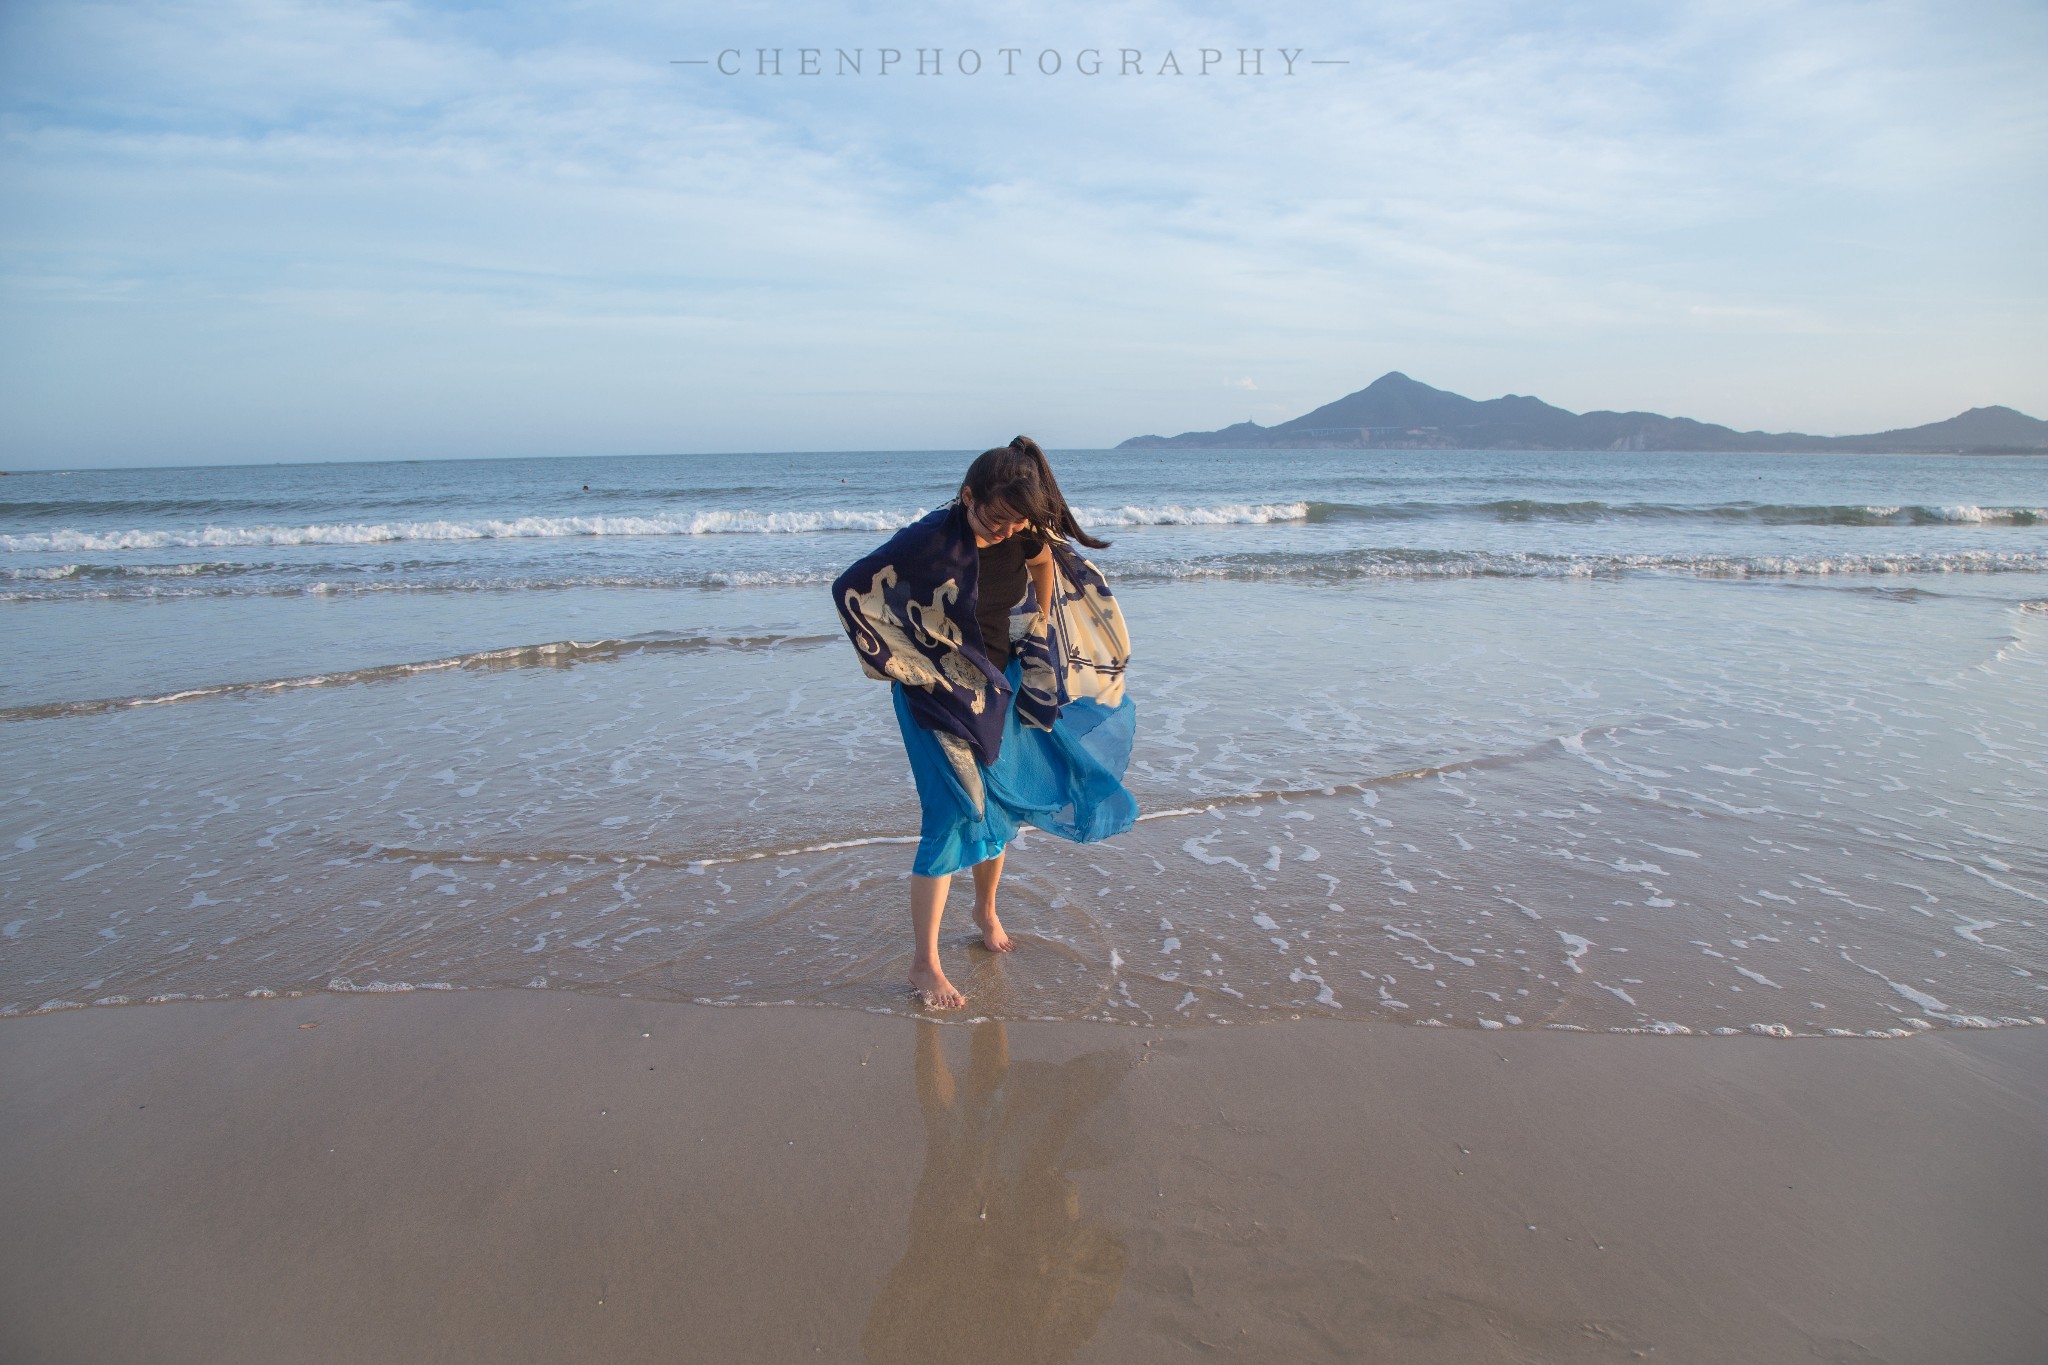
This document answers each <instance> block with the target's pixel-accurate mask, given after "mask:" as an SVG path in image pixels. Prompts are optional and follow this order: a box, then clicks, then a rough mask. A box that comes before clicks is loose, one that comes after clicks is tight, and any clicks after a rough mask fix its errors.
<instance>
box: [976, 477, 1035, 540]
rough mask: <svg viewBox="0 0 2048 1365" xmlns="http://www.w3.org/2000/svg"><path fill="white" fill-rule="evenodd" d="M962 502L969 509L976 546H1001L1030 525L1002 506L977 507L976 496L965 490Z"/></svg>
mask: <svg viewBox="0 0 2048 1365" xmlns="http://www.w3.org/2000/svg"><path fill="white" fill-rule="evenodd" d="M960 501H961V503H962V504H963V505H964V506H965V507H966V508H967V524H968V525H969V526H970V527H972V528H973V529H974V543H975V544H976V545H981V546H988V545H997V544H1001V543H1002V542H1003V541H1005V540H1008V539H1009V538H1010V537H1011V536H1014V535H1016V534H1017V533H1018V532H1019V531H1021V530H1023V529H1024V528H1025V527H1026V526H1028V525H1030V523H1029V522H1027V521H1025V520H1024V518H1022V517H1020V516H1018V515H1017V514H1016V513H1015V512H1013V511H1011V510H1010V509H1009V508H1007V507H1004V506H1001V505H1000V504H991V505H990V506H988V507H981V506H977V505H976V503H975V501H974V495H973V494H972V493H970V492H968V491H967V490H966V489H964V488H963V489H961V490H960Z"/></svg>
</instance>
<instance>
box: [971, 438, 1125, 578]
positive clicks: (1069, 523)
mask: <svg viewBox="0 0 2048 1365" xmlns="http://www.w3.org/2000/svg"><path fill="white" fill-rule="evenodd" d="M960 491H961V492H963V493H971V494H972V495H973V496H974V501H975V503H976V505H977V506H981V507H999V508H1006V509H1008V510H1009V511H1011V512H1014V513H1016V514H1017V515H1018V516H1019V517H1022V518H1023V519H1024V520H1025V521H1028V522H1030V523H1031V529H1032V531H1033V532H1034V533H1036V534H1038V535H1041V536H1048V537H1053V538H1056V539H1060V540H1074V541H1079V542H1080V543H1081V544H1083V545H1086V546H1087V547H1088V548H1089V549H1091V550H1100V549H1104V548H1106V547H1107V546H1108V545H1109V542H1108V541H1106V540H1097V539H1096V538H1095V537H1094V536H1091V535H1089V534H1088V533H1087V532H1086V531H1084V530H1082V529H1081V523H1080V522H1078V521H1076V520H1074V511H1073V509H1072V508H1071V507H1068V506H1067V499H1066V495H1065V494H1063V493H1061V492H1060V482H1059V480H1058V479H1055V478H1054V477H1053V476H1052V466H1051V465H1049V464H1047V463H1046V462H1045V452H1044V451H1043V450H1040V449H1039V448H1038V442H1036V441H1034V440H1032V439H1031V438H1030V437H1029V436H1019V437H1018V438H1017V439H1016V440H1014V441H1012V442H1010V443H1009V444H1008V445H1006V446H997V447H996V448H995V449H994V450H984V451H982V452H981V454H980V455H977V456H976V457H975V460H974V463H973V464H971V465H969V466H967V477H966V478H965V479H963V480H961V482H960Z"/></svg>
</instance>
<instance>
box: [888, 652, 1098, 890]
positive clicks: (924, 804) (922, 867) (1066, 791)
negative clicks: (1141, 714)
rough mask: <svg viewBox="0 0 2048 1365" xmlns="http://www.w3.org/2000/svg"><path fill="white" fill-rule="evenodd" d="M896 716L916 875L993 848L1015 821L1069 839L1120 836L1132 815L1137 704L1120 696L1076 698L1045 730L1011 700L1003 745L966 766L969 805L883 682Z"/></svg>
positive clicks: (979, 858) (974, 859)
mask: <svg viewBox="0 0 2048 1365" xmlns="http://www.w3.org/2000/svg"><path fill="white" fill-rule="evenodd" d="M1008 676H1009V680H1010V687H1011V691H1012V693H1013V694H1014V692H1015V689H1016V687H1017V684H1018V677H1019V667H1018V662H1017V660H1015V659H1012V660H1011V661H1010V667H1009V669H1008ZM892 690H893V692H894V694H895V699H896V724H897V725H898V726H899V727H900V728H901V729H902V731H903V748H904V750H905V752H907V753H908V754H909V755H910V775H911V776H912V777H913V778H914V779H916V782H917V800H918V805H919V806H920V807H921V808H922V811H923V814H922V818H921V819H920V820H919V823H918V840H917V860H916V861H915V862H914V863H912V864H911V868H910V870H911V871H912V872H915V873H916V874H917V875H918V876H920V877H944V876H948V875H950V874H952V873H954V872H958V871H959V870H960V869H961V868H963V867H972V866H974V865H975V864H976V863H982V862H987V861H988V860H989V859H990V858H994V857H997V856H999V855H1000V854H1001V853H1002V851H1003V848H1004V846H1005V845H1006V844H1008V843H1009V842H1010V840H1011V839H1012V838H1014V837H1015V836H1016V833H1017V829H1018V827H1019V826H1020V825H1027V824H1028V825H1033V826H1035V827H1037V828H1039V829H1042V830H1044V831H1045V832H1046V833H1048V834H1057V835H1058V836H1059V837H1060V838H1062V839H1071V840H1073V841H1074V842H1075V843H1078V844H1089V843H1094V842H1095V841H1096V840H1098V839H1107V838H1109V837H1111V836H1112V835H1117V834H1122V833H1123V832H1124V831H1125V830H1127V829H1129V828H1130V827H1131V825H1132V824H1133V823H1134V822H1136V820H1137V818H1138V798H1137V797H1135V796H1132V795H1131V794H1130V792H1129V791H1127V790H1125V788H1124V780H1123V779H1124V771H1125V770H1126V769H1127V768H1129V767H1130V763H1131V742H1132V740H1133V739H1135V738H1136V736H1137V732H1138V708H1137V706H1136V704H1135V703H1133V702H1132V701H1131V699H1130V698H1129V697H1125V698H1124V699H1123V700H1122V701H1121V702H1120V703H1118V704H1117V705H1116V706H1114V707H1109V706H1104V705H1102V704H1101V703H1100V702H1097V701H1094V700H1093V699H1091V698H1087V697H1082V698H1077V699H1076V700H1074V701H1071V702H1069V703H1067V705H1065V706H1064V707H1062V708H1061V709H1060V718H1059V719H1058V720H1056V721H1054V722H1053V727H1052V729H1050V730H1039V729H1035V728H1033V727H1031V726H1027V725H1024V724H1021V723H1020V722H1019V721H1018V719H1017V708H1016V707H1014V706H1010V704H1009V700H1008V698H1005V699H1004V703H1003V704H1004V705H1005V706H1007V707H1009V711H1008V714H1007V715H1005V716H1004V717H1003V746H1002V751H1001V752H1000V753H999V754H998V755H997V758H996V761H995V763H994V764H993V765H983V764H980V763H977V764H975V768H976V769H977V771H978V772H979V773H980V775H981V788H982V793H983V796H984V797H985V799H984V800H983V801H981V802H980V803H979V808H977V803H976V801H975V800H974V797H973V796H972V795H971V794H970V793H969V792H968V790H967V789H966V787H964V786H963V785H962V784H961V781H960V775H959V774H958V773H956V772H955V771H954V770H953V765H952V764H951V763H950V762H948V761H947V758H946V752H945V750H944V749H943V748H941V747H940V745H939V740H938V736H936V735H934V734H933V733H932V732H931V731H929V730H927V729H925V728H924V727H923V726H921V725H919V724H918V723H917V721H916V720H915V719H914V718H913V717H912V716H911V714H910V707H909V706H908V705H907V704H906V703H905V702H904V700H903V684H901V683H897V684H896V685H895V686H894V688H893V689H892Z"/></svg>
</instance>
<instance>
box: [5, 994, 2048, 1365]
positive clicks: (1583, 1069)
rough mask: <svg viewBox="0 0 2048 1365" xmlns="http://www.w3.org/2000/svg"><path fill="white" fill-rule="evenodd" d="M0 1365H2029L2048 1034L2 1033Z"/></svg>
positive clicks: (519, 1023) (300, 1014) (404, 1029)
mask: <svg viewBox="0 0 2048 1365" xmlns="http://www.w3.org/2000/svg"><path fill="white" fill-rule="evenodd" d="M0 1086H4V1091H5V1093H6V1095H7V1102H6V1104H5V1106H4V1109H0V1164H4V1169H5V1170H6V1172H7V1178H6V1179H5V1181H4V1182H0V1227H4V1228H5V1229H6V1232H7V1235H6V1237H5V1239H4V1245H0V1358H4V1359H5V1360H7V1361H9V1362H20V1363H22V1365H28V1363H30V1362H71V1361H78V1362H101V1361H126V1360H136V1361H140V1360H149V1361H161V1362H181V1361H193V1362H199V1361H205V1362H236V1361H256V1360H261V1361H337V1362H339V1361H350V1362H354V1361H370V1360H379V1361H381V1360H435V1361H469V1360H475V1361H529V1360H530V1361H575V1360H600V1359H601V1360H606V1361H620V1362H625V1361H712V1362H745V1361H775V1362H785V1361H797V1360H824V1361H860V1360H863V1359H867V1360H873V1361H888V1362H899V1361H900V1362H916V1361H925V1360H932V1361H937V1360H947V1361H963V1360H974V1361H980V1362H1006V1361H1065V1360H1075V1361H1112V1360H1114V1361H1118V1362H1143V1361H1180V1360H1203V1359H1226V1360H1246V1361H1279V1360H1288V1361H1297V1360H1299V1361H1322V1360H1331V1361H1335V1360H1372V1361H1390V1362H1403V1361H1446V1362H1451V1361H1455V1362H1486V1361H1551V1360H1556V1361H1609V1360H1615V1361H1628V1360H1635V1359H1649V1360H1656V1361H1699V1362H1717V1363H1719V1362H1746V1361H1756V1362H1787V1361H1806V1360H1818V1361H1829V1362H1872V1361H1889V1362H1906V1361H1932V1360H1939V1361H1944V1362H1956V1363H1957V1365H1962V1363H1963V1362H2007V1361H2010V1362H2029V1361H2036V1360H2040V1359H2043V1358H2048V1310H2044V1307H2043V1305H2044V1303H2048V1296H2044V1294H2043V1292H2042V1291H2043V1285H2044V1281H2048V1273H2044V1272H2048V1181H2044V1180H2043V1179H2042V1178H2041V1176H2042V1171H2043V1169H2044V1161H2043V1158H2044V1156H2048V1030H2044V1029H2008V1030H2001V1031H1996V1032H1967V1031H1954V1032H1944V1033H1940V1034H1933V1035H1925V1036H1921V1037H1916V1038H1913V1039H1909V1040H1904V1041H1896V1042H1864V1041H1854V1040H1836V1039H1829V1040H1817V1039H1815V1040H1809V1039H1794V1040H1789V1041H1787V1040H1777V1039H1763V1038H1716V1039H1701V1038H1657V1037H1618V1036H1597V1035H1579V1034H1566V1033H1550V1032H1536V1031H1502V1032H1497V1033H1488V1032H1477V1031H1464V1030H1453V1029H1429V1028H1415V1027H1402V1026H1397V1025H1381V1024H1361V1023H1340V1022H1331V1021H1325V1020H1317V1019H1306V1020H1301V1021H1296V1022H1286V1021H1282V1022H1275V1023H1272V1024H1267V1025H1261V1026H1257V1027H1244V1026H1235V1027H1213V1028H1206V1029H1187V1028H1182V1029H1172V1030H1145V1029H1138V1028H1127V1027H1112V1026H1105V1025H1095V1024H1081V1023H1067V1024H1010V1025H1007V1026H1004V1025H1000V1024H987V1023H985V1024H965V1023H961V1022H957V1021H954V1022H948V1023H944V1024H929V1023H922V1022H918V1021H914V1020H909V1019H904V1018H901V1017H891V1016H875V1015H866V1014H860V1013H856V1012H851V1011H846V1010H827V1009H796V1008H783V1009H774V1008H767V1009H711V1008H704V1007H700V1006H690V1005H678V1004H669V1003H653V1002H642V1001H635V1000H630V999H628V1000H619V999H601V998H585V997H578V996H572V995H568V994H565V993H562V992H557V991H496V992H473V993H472V992H450V993H441V992H419V993H415V994H410V995H400V996H381V997H370V996H341V995H314V996H307V997H304V998H299V999H283V1000H275V1001H250V1002H237V1003H227V1004H180V1005H166V1006H157V1007H134V1008H125V1009H119V1008H106V1009H92V1010H77V1011H69V1012H63V1013H58V1014H53V1015H48V1016H43V1017H35V1018H20V1019H10V1020H5V1021H0Z"/></svg>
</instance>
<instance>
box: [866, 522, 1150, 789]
mask: <svg viewBox="0 0 2048 1365" xmlns="http://www.w3.org/2000/svg"><path fill="white" fill-rule="evenodd" d="M1046 544H1047V545H1048V546H1049V547H1050V548H1051V550H1052V558H1053V570H1054V572H1053V598H1054V600H1053V603H1052V610H1051V611H1050V612H1047V611H1043V610H1041V608H1040V605H1039V603H1038V601H1037V589H1036V588H1035V587H1033V588H1030V589H1028V590H1027V591H1026V593H1025V596H1024V601H1023V602H1022V603H1021V604H1019V605H1018V607H1017V608H1016V610H1015V611H1013V612H1012V613H1011V615H1010V638H1011V640H1012V642H1013V649H1012V652H1013V653H1014V654H1015V655H1016V656H1017V659H1018V661H1019V675H1020V677H1021V679H1022V685H1021V686H1020V687H1019V688H1018V693H1017V699H1016V705H1017V717H1018V719H1019V720H1020V721H1022V722H1023V723H1024V724H1026V725H1030V726H1033V727H1035V728H1037V729H1040V730H1050V729H1051V728H1052V724H1053V722H1054V721H1055V720H1057V719H1058V718H1059V713H1060V708H1061V707H1063V706H1065V705H1066V704H1067V703H1068V702H1070V701H1073V700H1074V699H1075V698H1077V697H1090V698H1093V699H1094V700H1095V701H1098V702H1100V703H1101V704H1102V705H1104V706H1108V707H1114V706H1116V705H1118V704H1119V703H1120V702H1122V700H1123V695H1124V669H1125V668H1126V666H1127V665H1128V664H1129V663H1130V657H1131V643H1130V636H1129V635H1128V634H1127V633H1126V631H1125V629H1124V617H1123V612H1122V610H1121V609H1120V608H1119V607H1118V606H1117V603H1116V598H1115V597H1114V596H1112V595H1111V593H1110V591H1109V584H1108V582H1107V581H1106V580H1105V579H1104V578H1103V576H1102V574H1101V572H1100V571H1099V570H1098V569H1096V567H1095V566H1094V565H1093V564H1090V563H1089V562H1088V561H1087V560H1085V559H1083V558H1081V556H1080V555H1078V554H1076V553H1074V550H1073V547H1072V546H1070V545H1068V544H1067V543H1066V542H1065V541H1064V540H1061V539H1059V538H1057V537H1048V538H1047V540H1046ZM980 575H981V556H980V554H979V552H978V551H977V550H976V548H975V544H974V532H973V530H972V529H971V528H970V527H969V526H968V524H967V510H966V508H964V507H963V506H961V505H960V503H958V502H957V501H956V502H952V503H948V504H947V505H946V506H944V507H941V508H939V509H938V510H937V511H936V512H933V513H931V514H930V515H928V516H926V517H924V518H922V519H921V520H919V521H915V522H913V523H911V524H910V525H908V526H906V527H904V528H903V529H902V530H900V531H898V532H897V533H896V534H895V535H894V536H893V537H891V538H890V540H889V541H888V543H886V544H885V545H883V546H882V547H881V548H880V549H878V550H876V551H875V552H874V553H873V554H871V555H868V556H867V557H866V558H864V559H862V560H861V561H860V562H858V563H857V564H855V565H854V566H853V567H852V568H850V569H848V570H847V571H846V572H845V573H843V574H841V575H839V578H838V580H837V581H836V582H834V583H833V584H832V601H833V605H834V606H836V607H837V608H838V609H839V619H840V623H841V624H842V625H844V626H845V627H846V633H847V635H848V636H849V637H850V638H851V639H852V640H853V647H854V648H855V649H856V650H858V651H860V662H861V667H862V669H863V670H865V671H866V673H867V675H868V676H869V677H870V678H875V679H879V680H880V681H883V682H899V683H902V684H903V691H904V697H905V700H906V701H907V702H908V704H909V706H910V714H911V716H912V718H913V719H915V720H916V721H917V723H918V724H919V725H921V726H923V727H924V728H925V729H927V730H932V731H935V732H936V733H937V734H938V735H939V737H940V739H941V740H942V741H943V740H946V739H947V738H949V737H950V738H951V739H953V740H955V741H958V742H964V743H965V744H966V746H967V748H968V750H969V751H970V752H971V753H972V755H973V757H974V759H975V760H977V761H979V762H980V763H982V764H983V765H988V764H992V763H994V762H995V761H996V756H997V754H998V753H999V752H1000V750H1001V748H1002V742H1003V714H1004V707H1003V702H1004V701H1005V700H1006V699H1007V697H1008V695H1009V692H1010V685H1009V683H1008V681H1007V680H1006V679H1005V678H1004V677H1003V674H1002V671H1001V670H1000V669H998V668H997V667H996V666H995V665H994V664H993V663H991V662H989V657H988V654H987V652H986V650H985V648H984V646H983V643H982V636H981V626H980V624H979V623H978V622H977V621H976V620H975V604H976V588H977V586H978V583H979V580H980ZM947 747H948V748H949V749H951V748H953V747H954V746H953V745H951V744H948V745H947Z"/></svg>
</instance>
